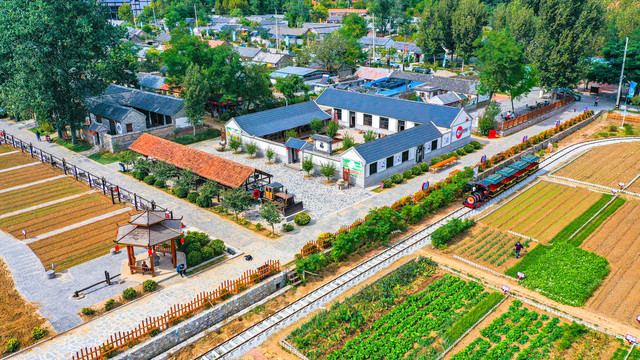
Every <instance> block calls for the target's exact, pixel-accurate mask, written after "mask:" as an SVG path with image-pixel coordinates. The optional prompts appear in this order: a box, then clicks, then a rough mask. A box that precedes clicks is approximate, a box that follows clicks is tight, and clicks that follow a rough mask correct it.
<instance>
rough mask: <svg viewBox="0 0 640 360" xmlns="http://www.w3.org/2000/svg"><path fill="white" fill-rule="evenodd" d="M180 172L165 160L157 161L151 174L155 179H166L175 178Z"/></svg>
mask: <svg viewBox="0 0 640 360" xmlns="http://www.w3.org/2000/svg"><path fill="white" fill-rule="evenodd" d="M179 174H180V170H179V169H178V168H177V167H175V166H173V165H171V164H167V163H166V162H162V161H158V162H157V163H156V164H155V165H154V167H153V176H154V177H155V178H156V179H157V180H162V181H165V182H166V181H167V180H171V179H175V178H177V177H178V175H179Z"/></svg>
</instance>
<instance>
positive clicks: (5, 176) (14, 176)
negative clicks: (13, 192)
mask: <svg viewBox="0 0 640 360" xmlns="http://www.w3.org/2000/svg"><path fill="white" fill-rule="evenodd" d="M58 175H62V174H61V173H59V172H57V171H56V170H54V169H52V168H51V167H49V166H45V165H35V166H29V167H26V168H23V169H17V170H12V171H7V172H4V173H2V177H0V189H9V188H12V187H15V186H20V185H24V184H28V183H32V182H36V181H40V180H44V179H48V178H52V177H54V176H58Z"/></svg>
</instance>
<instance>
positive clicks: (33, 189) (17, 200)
mask: <svg viewBox="0 0 640 360" xmlns="http://www.w3.org/2000/svg"><path fill="white" fill-rule="evenodd" d="M86 191H89V187H88V186H85V185H82V184H81V183H79V182H77V181H75V180H72V179H71V178H62V179H58V180H53V181H48V182H46V183H42V184H38V185H33V186H29V187H27V188H23V189H19V190H14V191H9V192H6V193H2V194H0V215H2V214H7V213H10V212H14V211H17V210H20V209H25V208H28V207H31V206H35V205H39V204H44V203H47V202H49V201H53V200H57V199H62V198H65V197H67V196H71V195H75V194H80V193H83V192H86Z"/></svg>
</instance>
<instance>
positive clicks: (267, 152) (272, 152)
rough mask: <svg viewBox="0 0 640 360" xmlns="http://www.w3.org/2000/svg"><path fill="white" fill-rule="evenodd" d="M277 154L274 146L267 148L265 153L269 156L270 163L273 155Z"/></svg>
mask: <svg viewBox="0 0 640 360" xmlns="http://www.w3.org/2000/svg"><path fill="white" fill-rule="evenodd" d="M275 154H276V153H275V151H273V149H272V148H268V149H267V151H266V154H265V155H266V156H267V160H269V162H270V163H271V162H272V160H273V157H274V156H275Z"/></svg>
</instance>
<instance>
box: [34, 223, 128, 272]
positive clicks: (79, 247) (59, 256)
mask: <svg viewBox="0 0 640 360" xmlns="http://www.w3.org/2000/svg"><path fill="white" fill-rule="evenodd" d="M129 219H130V216H129V214H127V213H123V214H120V215H117V216H112V217H110V218H107V219H104V220H100V221H97V222H94V223H92V224H90V225H87V226H83V227H80V228H77V229H73V230H69V231H66V232H63V233H61V234H58V235H55V236H51V237H48V238H46V239H42V240H38V241H35V242H32V243H30V244H29V247H30V248H31V250H32V251H33V252H34V253H35V254H36V256H38V258H39V259H40V261H42V264H43V265H44V267H45V268H47V269H51V263H52V262H54V263H55V264H56V271H61V270H64V269H68V268H70V267H72V266H75V265H78V264H81V263H83V262H87V261H89V260H91V259H95V258H97V257H100V256H102V255H106V254H107V253H108V252H109V248H111V247H113V246H114V243H113V240H115V239H116V235H117V229H118V226H117V225H116V223H120V225H123V224H125V223H126V222H127V221H128V220H129Z"/></svg>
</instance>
